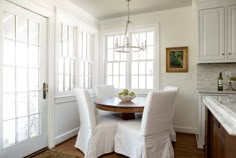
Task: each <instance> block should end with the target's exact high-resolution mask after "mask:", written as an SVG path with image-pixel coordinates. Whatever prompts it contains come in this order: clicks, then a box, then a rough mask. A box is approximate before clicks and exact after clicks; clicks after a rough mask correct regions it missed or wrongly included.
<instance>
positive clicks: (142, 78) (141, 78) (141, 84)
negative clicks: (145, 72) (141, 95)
mask: <svg viewBox="0 0 236 158" xmlns="http://www.w3.org/2000/svg"><path fill="white" fill-rule="evenodd" d="M145 83H146V82H145V76H139V88H141V89H145Z"/></svg>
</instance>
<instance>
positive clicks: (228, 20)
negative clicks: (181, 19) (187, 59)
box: [198, 1, 236, 63]
mask: <svg viewBox="0 0 236 158" xmlns="http://www.w3.org/2000/svg"><path fill="white" fill-rule="evenodd" d="M235 3H236V1H234V2H232V3H230V4H224V5H222V4H221V3H216V4H217V5H216V6H214V7H212V8H211V7H209V6H207V8H204V7H203V8H201V9H199V10H198V11H199V12H198V13H199V14H198V19H199V20H198V43H199V44H198V48H199V58H198V63H235V62H236V4H235Z"/></svg>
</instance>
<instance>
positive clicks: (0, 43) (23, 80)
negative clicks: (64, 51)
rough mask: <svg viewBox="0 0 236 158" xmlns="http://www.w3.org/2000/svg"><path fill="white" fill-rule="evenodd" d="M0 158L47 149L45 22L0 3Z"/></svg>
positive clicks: (4, 2) (32, 14)
mask: <svg viewBox="0 0 236 158" xmlns="http://www.w3.org/2000/svg"><path fill="white" fill-rule="evenodd" d="M0 3H1V4H0V6H1V7H0V20H1V21H0V22H1V23H0V157H1V158H20V157H24V156H26V155H28V154H30V153H33V152H35V151H37V150H39V149H42V148H44V147H46V146H47V107H46V103H47V100H46V99H43V83H44V82H46V72H47V71H46V68H47V62H46V61H47V59H46V41H47V38H46V33H47V30H46V29H47V27H46V25H47V20H46V19H45V18H44V17H42V16H40V15H37V14H35V13H33V12H30V11H28V10H26V9H23V8H21V7H19V6H16V5H14V4H11V3H9V2H6V1H0Z"/></svg>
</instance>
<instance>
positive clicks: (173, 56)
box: [166, 47, 188, 72]
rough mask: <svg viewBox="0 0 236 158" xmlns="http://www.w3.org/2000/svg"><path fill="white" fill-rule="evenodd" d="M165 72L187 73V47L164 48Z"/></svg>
mask: <svg viewBox="0 0 236 158" xmlns="http://www.w3.org/2000/svg"><path fill="white" fill-rule="evenodd" d="M166 72H188V47H171V48H166Z"/></svg>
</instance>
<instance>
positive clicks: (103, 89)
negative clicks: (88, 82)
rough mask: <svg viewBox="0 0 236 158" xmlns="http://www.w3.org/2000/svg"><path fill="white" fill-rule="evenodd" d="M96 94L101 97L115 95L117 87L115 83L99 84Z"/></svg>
mask: <svg viewBox="0 0 236 158" xmlns="http://www.w3.org/2000/svg"><path fill="white" fill-rule="evenodd" d="M96 94H97V98H99V99H101V98H111V97H115V87H114V86H113V85H97V86H96Z"/></svg>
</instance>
